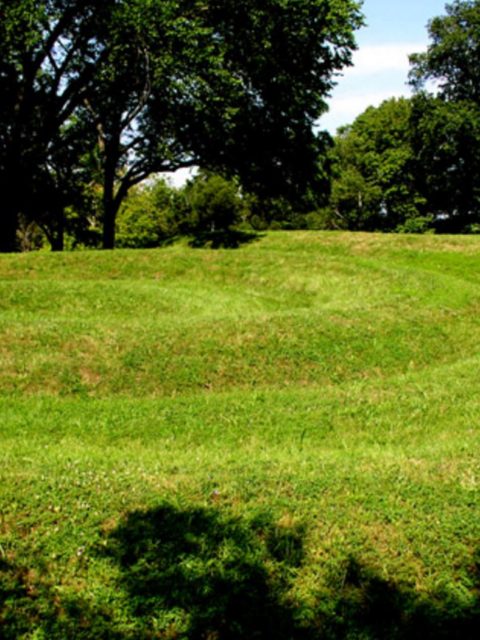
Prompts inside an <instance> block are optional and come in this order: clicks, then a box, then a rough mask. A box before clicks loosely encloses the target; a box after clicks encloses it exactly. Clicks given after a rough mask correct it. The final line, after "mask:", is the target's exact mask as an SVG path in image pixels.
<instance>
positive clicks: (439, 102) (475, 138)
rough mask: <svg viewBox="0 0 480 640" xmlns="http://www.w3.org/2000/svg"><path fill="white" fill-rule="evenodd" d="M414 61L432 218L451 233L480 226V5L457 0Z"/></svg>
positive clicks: (418, 145)
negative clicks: (435, 218)
mask: <svg viewBox="0 0 480 640" xmlns="http://www.w3.org/2000/svg"><path fill="white" fill-rule="evenodd" d="M428 33H429V36H430V44H429V46H428V48H427V50H426V52H424V53H419V54H415V55H412V56H411V58H410V59H411V63H412V70H411V73H410V79H411V82H412V84H413V86H414V88H415V90H416V94H417V95H416V97H415V99H414V111H413V115H414V121H413V125H414V126H413V131H414V140H413V144H414V149H415V154H416V156H417V158H418V159H419V161H420V162H419V172H418V175H419V178H420V179H421V181H422V183H423V184H422V189H423V190H424V192H425V195H426V197H427V199H428V204H429V207H430V209H431V211H432V213H434V214H436V216H437V218H438V220H439V221H441V220H442V219H443V220H444V223H443V226H444V227H445V228H447V229H448V230H449V231H468V230H469V229H471V228H472V225H474V224H477V225H478V223H479V222H480V64H479V62H480V1H479V0H456V1H455V2H453V3H451V4H447V5H446V8H445V15H443V16H438V17H435V18H433V19H432V20H431V21H430V23H429V25H428Z"/></svg>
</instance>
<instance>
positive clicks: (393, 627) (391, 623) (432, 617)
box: [327, 559, 480, 640]
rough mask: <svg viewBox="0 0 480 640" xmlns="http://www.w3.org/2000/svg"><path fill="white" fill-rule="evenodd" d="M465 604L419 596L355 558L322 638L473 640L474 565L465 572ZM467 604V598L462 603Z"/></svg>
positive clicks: (478, 625)
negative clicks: (468, 586) (469, 588)
mask: <svg viewBox="0 0 480 640" xmlns="http://www.w3.org/2000/svg"><path fill="white" fill-rule="evenodd" d="M471 573H472V578H473V583H474V587H473V592H472V594H471V595H472V596H473V597H472V598H471V599H470V602H469V603H466V602H465V600H463V599H462V600H460V599H459V598H458V596H455V595H453V594H452V593H451V592H450V593H448V592H443V593H442V592H441V591H438V592H437V593H435V594H429V595H428V596H427V595H421V594H419V593H418V592H417V591H415V590H413V589H411V588H409V587H406V586H401V585H398V584H395V583H393V582H390V581H388V580H385V579H383V578H381V577H380V576H379V575H378V574H376V573H375V571H373V570H372V569H371V568H369V567H366V566H362V565H361V564H360V563H359V562H357V561H356V560H355V559H350V560H349V561H348V563H347V567H346V573H345V579H344V583H343V585H342V589H341V591H340V593H339V594H338V599H337V600H336V604H335V606H334V613H333V615H331V616H330V621H329V623H328V624H327V627H328V629H329V633H328V637H332V638H335V637H341V638H358V637H361V638H369V639H375V640H383V639H384V638H388V639H389V640H417V639H418V640H420V639H421V640H442V639H444V640H447V639H448V640H454V639H455V640H456V639H458V640H473V639H474V638H478V637H479V632H480V589H479V587H480V564H479V562H478V559H477V561H476V562H474V566H472V567H471ZM467 600H468V599H467Z"/></svg>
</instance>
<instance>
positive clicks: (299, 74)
mask: <svg viewBox="0 0 480 640" xmlns="http://www.w3.org/2000/svg"><path fill="white" fill-rule="evenodd" d="M0 16H1V20H0V90H1V92H2V96H5V100H2V104H1V106H0V142H1V147H0V148H1V151H0V188H1V190H2V194H3V197H2V207H1V212H0V225H1V226H0V250H3V251H6V250H13V249H14V248H15V232H16V228H17V226H18V220H19V215H20V214H24V215H28V216H32V217H42V216H44V217H45V216H48V212H47V211H46V209H45V207H40V203H41V199H39V198H38V197H37V195H36V194H37V192H38V190H40V191H42V192H43V193H47V192H48V189H46V188H45V186H44V185H45V183H48V184H49V185H50V187H49V188H50V189H53V190H54V191H56V190H57V186H58V187H59V185H58V184H57V182H58V180H60V181H61V182H62V185H63V186H64V185H65V184H66V183H65V179H64V177H62V176H61V174H60V173H59V172H58V171H57V172H56V173H55V171H54V169H52V167H54V166H55V165H57V166H58V160H59V157H60V156H61V153H60V151H59V150H63V149H64V147H65V144H66V139H67V138H66V137H68V136H70V138H69V139H70V141H71V144H72V145H73V142H74V141H73V140H72V133H73V132H75V131H77V132H78V136H79V139H81V140H82V141H84V142H85V141H86V142H87V143H88V147H89V148H88V149H86V150H85V149H82V148H81V145H80V146H78V144H77V146H76V147H75V146H72V155H71V157H70V159H69V161H68V162H69V164H68V169H69V179H70V178H72V177H73V178H75V177H76V176H77V177H79V176H80V175H82V176H85V173H88V174H89V177H88V178H86V180H87V183H88V182H89V183H92V182H96V183H98V184H99V185H100V186H101V189H102V202H101V214H100V215H101V221H102V224H103V229H104V233H103V244H104V246H105V247H112V246H113V243H114V225H115V217H116V212H117V211H118V208H119V206H120V204H121V202H122V200H123V198H124V197H125V195H126V194H127V193H128V190H129V189H130V188H131V187H132V186H133V185H134V184H136V183H137V182H140V181H141V180H143V179H144V178H145V177H146V176H148V175H149V174H150V173H152V172H156V171H162V170H167V171H169V170H174V169H176V168H178V167H182V166H190V165H194V164H198V165H200V166H202V167H204V168H205V169H210V170H216V171H220V172H222V173H225V174H226V175H238V176H239V177H240V179H241V180H242V182H243V184H244V185H245V186H246V188H248V189H250V190H252V191H255V192H261V193H262V194H264V195H283V196H286V197H288V198H289V199H291V200H295V199H296V200H299V199H301V198H302V197H303V196H304V195H305V194H306V193H307V192H308V191H309V190H310V193H312V192H320V191H322V190H325V189H326V188H327V187H326V184H327V180H326V175H325V168H324V166H323V158H324V156H325V151H326V147H327V146H328V141H329V140H328V136H327V135H326V134H325V133H322V132H316V131H315V126H314V125H315V122H316V121H317V119H318V118H319V116H320V115H321V114H322V113H323V112H324V111H326V109H327V106H326V98H327V96H328V94H329V92H330V90H331V89H332V87H333V85H334V83H335V76H336V74H337V73H338V72H339V71H340V70H341V69H342V68H343V67H345V66H346V65H348V64H350V62H351V53H352V50H353V49H354V47H355V42H354V31H355V29H356V28H357V27H359V26H360V25H361V22H362V17H361V14H360V11H359V6H358V3H357V2H354V1H353V0H271V1H269V2H268V3H265V2H258V0H244V1H243V2H241V3H239V2H238V1H237V0H128V1H127V0H104V1H103V2H101V3H99V2H96V1H94V0H19V1H18V2H15V3H11V2H10V1H9V0H0ZM74 151H75V153H74ZM52 171H53V173H54V176H53V178H52ZM73 182H75V179H74V180H73ZM19 184H20V185H22V188H21V189H18V188H17V187H16V186H15V187H14V186H13V185H19ZM52 185H53V187H52ZM63 186H62V187H61V188H63ZM61 188H60V187H59V189H60V190H61ZM68 191H69V193H70V190H68ZM68 199H69V198H66V199H63V200H61V202H63V203H64V201H65V200H68ZM58 206H59V207H60V204H59V205H58ZM40 208H42V209H44V210H42V211H40V210H39V209H40Z"/></svg>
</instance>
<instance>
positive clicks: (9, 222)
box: [0, 179, 20, 253]
mask: <svg viewBox="0 0 480 640" xmlns="http://www.w3.org/2000/svg"><path fill="white" fill-rule="evenodd" d="M0 184H1V186H0V194H1V200H0V253H10V252H13V251H17V249H18V246H17V229H18V219H19V214H20V211H19V203H18V201H16V198H15V193H14V189H12V185H13V184H15V182H13V183H12V182H10V184H9V180H8V179H7V180H6V181H5V182H4V181H3V180H2V181H1V183H0Z"/></svg>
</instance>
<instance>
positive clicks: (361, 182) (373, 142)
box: [330, 98, 423, 231]
mask: <svg viewBox="0 0 480 640" xmlns="http://www.w3.org/2000/svg"><path fill="white" fill-rule="evenodd" d="M410 117H411V104H410V101H409V100H407V99H405V98H400V99H395V98H392V99H391V100H386V101H385V102H383V103H382V104H381V105H380V106H379V107H377V108H374V107H369V108H368V109H367V110H366V111H365V112H364V113H362V114H361V115H360V116H358V118H357V119H356V120H355V122H354V123H353V124H352V125H350V126H348V127H344V128H343V129H342V130H340V131H339V133H338V135H337V138H336V140H335V148H334V150H333V152H332V156H333V163H334V173H335V174H336V178H335V179H334V182H333V187H332V196H331V204H330V206H331V208H332V210H333V212H334V214H335V215H336V217H337V218H338V220H339V221H340V224H341V225H342V226H344V227H345V228H348V229H355V230H367V231H371V230H375V229H379V230H380V229H382V230H394V229H395V228H396V227H397V226H398V225H400V224H403V223H404V222H405V220H407V219H409V218H416V217H418V215H419V212H420V210H421V209H420V208H421V205H422V202H423V200H422V197H421V196H420V194H419V193H418V191H417V189H416V184H415V175H414V173H415V167H414V154H413V150H412V146H411V130H410Z"/></svg>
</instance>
